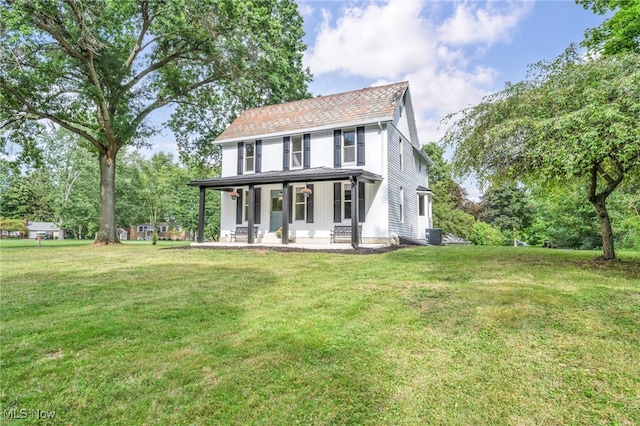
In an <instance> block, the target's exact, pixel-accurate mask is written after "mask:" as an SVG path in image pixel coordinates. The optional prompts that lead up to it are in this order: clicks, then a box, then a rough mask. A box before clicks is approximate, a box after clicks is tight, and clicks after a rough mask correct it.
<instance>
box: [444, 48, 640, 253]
mask: <svg viewBox="0 0 640 426" xmlns="http://www.w3.org/2000/svg"><path fill="white" fill-rule="evenodd" d="M638 69H640V55H637V54H625V55H612V56H605V57H600V58H597V59H593V58H585V57H583V56H581V55H580V54H579V53H578V51H577V50H576V49H575V47H573V46H572V47H571V48H569V49H567V51H565V53H564V54H562V55H561V56H560V57H558V58H557V59H555V60H553V61H549V62H539V63H537V64H535V65H533V66H532V67H531V69H530V74H529V77H528V79H527V80H525V81H522V82H519V83H516V84H508V85H507V86H506V87H505V89H504V90H502V91H500V92H497V93H495V94H492V95H489V96H487V97H485V98H484V99H483V100H482V102H481V103H480V104H478V105H477V106H474V107H470V108H467V109H465V110H463V111H462V112H461V113H460V115H456V114H453V115H451V116H449V117H447V120H450V121H453V120H456V121H454V122H453V124H452V125H451V127H450V128H449V129H448V130H447V133H446V134H445V136H444V141H445V142H446V143H448V144H450V145H452V146H454V147H455V154H454V158H455V161H454V166H455V168H456V170H458V172H460V173H473V174H475V175H476V176H477V177H478V178H479V179H480V180H486V179H489V178H491V179H506V180H511V181H516V180H518V179H529V180H531V181H547V182H551V183H563V182H565V183H566V182H567V181H570V180H571V181H573V179H576V178H577V179H581V180H582V181H583V182H584V183H588V188H589V193H588V194H585V195H586V197H585V198H587V199H588V200H589V201H590V202H591V203H592V204H593V205H594V207H595V208H596V211H597V213H598V217H599V220H600V223H601V227H602V233H603V248H604V251H605V253H604V257H605V258H608V259H611V258H615V253H614V250H613V237H612V231H611V224H610V221H609V216H608V213H607V210H606V204H605V203H606V199H607V197H608V196H609V195H610V194H611V193H612V192H613V191H614V190H615V189H616V188H617V187H618V186H619V185H620V184H621V183H622V182H623V180H624V178H625V176H627V177H628V176H630V175H634V174H635V175H637V174H638V173H639V171H640V126H638V123H639V122H640V103H639V102H638V99H640V73H638Z"/></svg>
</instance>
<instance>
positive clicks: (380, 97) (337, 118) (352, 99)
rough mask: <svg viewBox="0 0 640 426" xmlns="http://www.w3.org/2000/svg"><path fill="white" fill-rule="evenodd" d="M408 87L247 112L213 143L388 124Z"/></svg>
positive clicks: (392, 86) (371, 89) (370, 90)
mask: <svg viewBox="0 0 640 426" xmlns="http://www.w3.org/2000/svg"><path fill="white" fill-rule="evenodd" d="M408 86H409V83H408V82H407V81H403V82H401V83H394V84H388V85H385V86H377V87H367V88H365V89H360V90H354V91H351V92H345V93H338V94H335V95H329V96H319V97H317V98H312V99H303V100H301V101H295V102H287V103H282V104H277V105H269V106H265V107H261V108H253V109H249V110H247V111H245V112H243V113H242V114H241V115H240V116H239V117H238V118H236V119H235V120H234V122H233V123H231V125H230V126H229V127H227V129H226V130H225V131H224V132H222V133H221V134H220V136H218V138H217V139H216V142H232V141H238V140H242V139H246V138H258V137H266V136H270V135H278V134H283V133H289V132H303V131H310V130H313V129H321V128H325V127H331V126H336V127H338V126H339V125H355V124H365V123H375V122H377V121H388V120H391V119H393V115H394V114H395V111H396V109H397V108H398V105H399V104H400V100H401V99H402V96H403V95H404V93H405V91H406V90H407V87H408Z"/></svg>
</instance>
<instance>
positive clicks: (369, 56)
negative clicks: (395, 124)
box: [298, 0, 604, 199]
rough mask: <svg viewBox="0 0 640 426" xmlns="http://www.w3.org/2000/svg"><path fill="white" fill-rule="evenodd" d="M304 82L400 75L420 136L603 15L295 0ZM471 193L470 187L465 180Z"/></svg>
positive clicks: (540, 8)
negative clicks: (306, 75) (300, 26)
mask: <svg viewBox="0 0 640 426" xmlns="http://www.w3.org/2000/svg"><path fill="white" fill-rule="evenodd" d="M298 4H299V8H300V12H301V14H302V15H303V17H304V20H305V24H304V29H305V32H306V36H305V39H304V40H305V42H306V44H307V46H308V48H307V52H306V53H305V58H304V64H305V66H308V67H309V68H310V70H311V72H312V74H313V75H314V80H313V82H312V83H311V85H310V90H311V92H312V93H313V94H314V95H328V94H332V93H339V92H343V91H348V90H355V89H359V88H363V87H368V86H371V85H377V84H383V83H390V82H396V81H403V80H408V81H409V83H410V90H411V95H412V99H413V105H414V109H415V111H416V121H417V126H418V133H419V138H420V142H421V143H422V144H424V143H426V142H429V141H437V140H438V139H439V138H440V136H441V135H442V133H443V131H444V129H443V127H442V126H441V125H440V120H441V119H442V118H443V117H444V116H445V115H446V114H448V113H453V112H457V111H459V110H461V109H463V108H465V107H467V106H469V105H473V104H476V103H477V102H479V101H480V100H481V99H482V96H484V95H486V94H488V93H491V92H494V91H497V90H500V89H502V88H503V87H504V84H505V82H507V81H513V82H515V81H520V80H522V79H524V78H525V77H526V72H527V66H528V65H529V64H532V63H534V62H537V61H539V60H543V59H552V58H554V57H556V56H557V55H559V54H560V53H562V51H563V50H564V49H566V48H567V47H568V46H569V44H570V43H572V42H575V43H579V42H580V41H581V40H582V39H583V35H584V32H585V30H586V29H587V28H592V27H596V26H598V25H600V23H602V21H603V20H604V17H602V16H599V15H595V14H593V13H592V12H591V11H587V10H584V9H583V8H582V7H581V6H579V5H576V4H575V3H574V1H573V0H556V1H548V0H547V1H544V0H538V1H533V0H529V1H524V0H513V1H508V0H503V1H480V0H476V1H471V0H467V1H453V0H450V1H447V0H440V1H427V0H387V1H326V0H325V1H322V0H320V1H317V0H299V1H298ZM468 190H469V193H470V196H471V197H472V198H476V199H477V197H478V195H479V193H478V192H477V190H476V189H475V188H473V186H472V185H471V186H469V187H468Z"/></svg>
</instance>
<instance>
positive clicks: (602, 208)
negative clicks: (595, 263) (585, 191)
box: [589, 195, 616, 260]
mask: <svg viewBox="0 0 640 426" xmlns="http://www.w3.org/2000/svg"><path fill="white" fill-rule="evenodd" d="M589 201H591V204H593V206H594V207H595V208H596V212H597V213H598V220H599V221H600V232H601V234H602V251H603V258H604V259H605V260H614V259H615V258H616V252H615V249H614V246H613V230H612V229H611V220H610V219H609V212H608V211H607V205H606V197H605V196H603V195H598V196H596V197H595V198H594V199H589Z"/></svg>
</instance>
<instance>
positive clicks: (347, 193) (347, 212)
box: [342, 183, 351, 219]
mask: <svg viewBox="0 0 640 426" xmlns="http://www.w3.org/2000/svg"><path fill="white" fill-rule="evenodd" d="M343 189H344V191H343V192H344V197H343V209H342V211H343V212H344V218H345V219H351V184H350V183H347V184H345V185H344V186H343Z"/></svg>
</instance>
